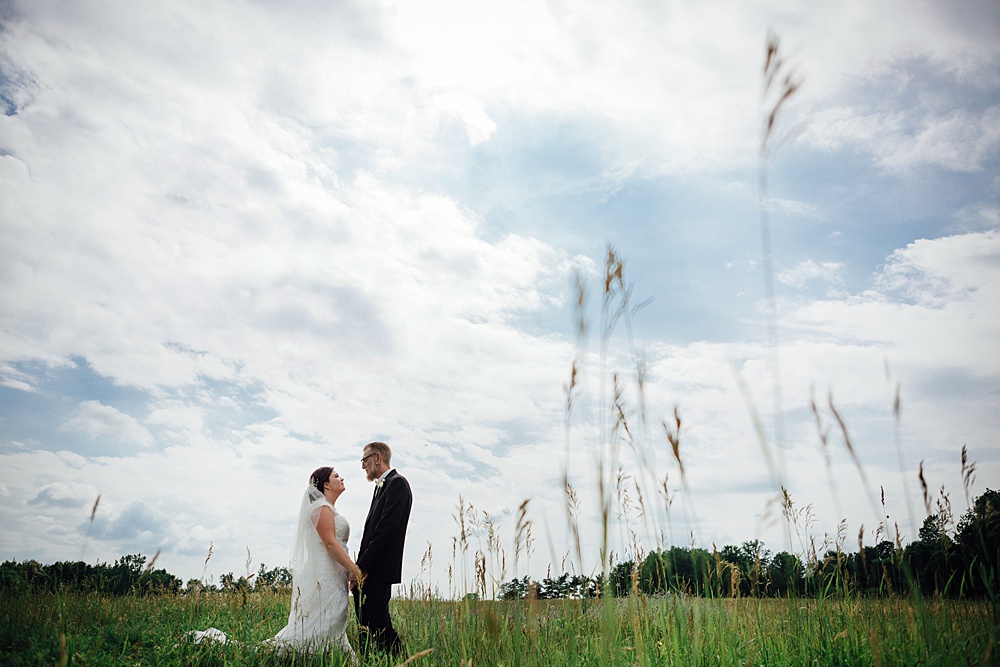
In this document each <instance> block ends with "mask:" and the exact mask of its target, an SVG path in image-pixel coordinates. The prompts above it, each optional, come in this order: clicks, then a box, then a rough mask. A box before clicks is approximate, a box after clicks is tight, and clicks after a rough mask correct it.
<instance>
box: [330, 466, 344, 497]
mask: <svg viewBox="0 0 1000 667" xmlns="http://www.w3.org/2000/svg"><path fill="white" fill-rule="evenodd" d="M326 488H328V489H330V490H331V491H333V492H334V493H342V492H343V491H344V489H345V488H347V487H345V486H344V478H343V477H341V476H340V475H339V474H338V473H337V471H336V470H334V471H333V472H331V473H330V479H329V480H327V482H326Z"/></svg>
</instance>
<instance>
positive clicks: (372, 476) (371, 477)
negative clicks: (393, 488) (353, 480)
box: [365, 470, 379, 482]
mask: <svg viewBox="0 0 1000 667" xmlns="http://www.w3.org/2000/svg"><path fill="white" fill-rule="evenodd" d="M365 477H367V478H368V481H369V482H374V481H375V480H376V479H378V478H379V474H378V473H377V472H375V471H374V470H372V471H371V472H365Z"/></svg>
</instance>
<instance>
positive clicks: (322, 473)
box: [309, 466, 333, 493]
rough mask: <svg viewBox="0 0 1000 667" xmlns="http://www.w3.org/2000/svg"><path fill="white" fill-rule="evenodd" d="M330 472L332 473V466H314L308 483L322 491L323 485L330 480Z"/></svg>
mask: <svg viewBox="0 0 1000 667" xmlns="http://www.w3.org/2000/svg"><path fill="white" fill-rule="evenodd" d="M331 473H333V468H331V467H330V466H323V467H322V468H316V469H315V470H313V474H311V475H309V483H310V484H312V485H313V486H315V487H316V490H317V491H319V492H320V493H323V485H324V484H326V483H327V482H328V481H330V474H331Z"/></svg>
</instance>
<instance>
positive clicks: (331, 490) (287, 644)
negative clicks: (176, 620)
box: [192, 467, 361, 663]
mask: <svg viewBox="0 0 1000 667" xmlns="http://www.w3.org/2000/svg"><path fill="white" fill-rule="evenodd" d="M344 488H345V487H344V480H343V478H342V477H341V476H340V475H339V474H337V471H335V470H334V469H333V468H330V467H322V468H318V469H316V470H315V471H314V472H313V474H312V475H310V477H309V486H307V487H306V490H305V493H303V494H302V505H301V506H300V508H299V520H298V524H297V526H296V529H295V543H294V546H293V547H292V558H291V562H290V564H289V569H290V570H291V572H292V606H291V610H290V611H289V613H288V624H287V625H285V627H283V628H282V629H281V630H279V631H278V634H276V635H275V636H274V637H272V638H271V639H268V640H267V642H266V643H267V644H269V645H271V646H274V647H276V648H277V649H278V650H279V651H281V652H294V651H301V652H307V653H311V652H314V651H318V650H322V649H323V648H325V647H327V646H329V645H336V646H339V647H340V648H341V649H342V650H343V651H344V654H345V655H346V656H347V657H348V659H349V660H350V661H351V662H352V663H356V662H357V656H356V654H355V653H354V649H353V648H351V644H350V642H348V641H347V616H348V608H349V605H348V597H349V593H348V589H349V585H350V581H351V580H352V579H353V580H354V581H358V580H359V579H360V578H361V570H360V569H358V566H357V565H356V564H355V563H354V561H352V560H351V558H350V557H349V556H348V555H347V550H346V547H347V540H348V538H349V537H350V534H351V527H350V525H349V524H348V523H347V519H346V518H345V517H344V515H343V514H341V513H340V512H338V511H337V510H336V509H335V508H334V505H335V504H336V502H337V498H339V497H340V494H342V493H343V492H344ZM192 637H193V640H194V641H195V643H200V642H201V641H203V640H215V641H221V642H225V641H226V635H225V634H224V633H222V632H220V631H219V630H216V629H215V628H209V629H208V630H205V631H201V632H198V631H195V632H193V633H192Z"/></svg>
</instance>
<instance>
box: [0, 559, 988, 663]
mask: <svg viewBox="0 0 1000 667" xmlns="http://www.w3.org/2000/svg"><path fill="white" fill-rule="evenodd" d="M772 563H773V560H772ZM521 581H522V582H523V579H522V580H521ZM288 605H289V595H288V594H287V593H273V592H265V591H251V592H249V593H248V594H247V599H246V603H245V604H244V603H243V602H242V600H241V596H239V595H226V594H222V593H201V594H199V595H197V596H196V595H174V594H165V595H157V596H148V595H128V596H114V595H104V594H98V593H94V592H80V591H77V592H70V593H66V594H63V595H56V594H53V593H50V592H45V591H35V592H22V593H11V592H9V591H3V592H0V664H3V665H5V666H7V665H9V666H12V667H17V666H21V665H32V666H34V665H55V664H71V665H74V666H81V665H110V666H115V665H129V666H143V665H157V666H164V667H179V666H181V665H204V666H206V667H208V666H216V665H218V666H220V667H221V666H222V665H245V666H248V667H253V666H267V667H270V666H272V665H273V666H278V665H284V666H289V665H301V666H316V667H319V666H320V665H323V666H329V665H341V664H345V661H344V660H343V657H342V656H341V655H340V654H339V652H337V651H333V652H331V653H329V654H326V655H316V656H293V657H291V658H286V659H280V658H279V657H278V656H276V655H275V654H273V653H272V652H270V651H269V650H268V649H266V648H265V647H264V646H263V645H262V642H263V640H264V639H266V638H268V637H270V636H272V635H273V634H274V633H275V632H277V630H278V629H280V628H281V627H282V626H283V625H284V623H285V620H286V619H287V618H288ZM990 609H991V603H990V602H988V601H982V600H974V601H967V600H946V599H939V600H935V601H930V602H921V601H920V600H917V599H901V598H889V599H880V600H875V599H873V600H865V599H844V600H841V599H825V600H810V599H797V598H785V599H761V598H757V599H754V598H742V599H740V598H730V599H705V598H699V597H691V596H687V595H669V596H664V597H649V596H647V595H645V594H643V593H642V592H641V591H640V592H639V593H637V594H635V595H631V596H629V597H626V598H618V599H615V598H612V597H610V596H609V597H607V598H605V599H603V600H602V599H600V598H597V599H591V598H584V599H580V600H535V601H529V600H517V601H482V600H471V599H470V600H463V601H433V600H398V599H394V600H393V602H392V614H393V618H394V620H395V623H396V626H397V627H398V628H399V630H400V632H401V633H402V635H403V636H404V637H405V639H406V642H407V647H408V649H409V653H410V654H416V653H419V652H423V651H428V650H429V651H430V653H427V654H425V655H423V656H422V657H420V658H417V659H416V660H414V661H413V662H412V663H411V664H412V665H419V666H420V667H436V666H438V665H442V666H443V665H448V666H452V665H458V664H461V665H466V664H469V662H470V661H471V663H472V664H474V665H483V664H487V665H506V666H508V667H516V666H520V665H524V666H528V665H560V664H561V665H617V666H621V667H625V666H626V665H628V666H631V665H706V666H707V665H713V666H714V665H748V664H754V665H756V664H767V665H802V664H840V665H873V664H893V665H918V664H919V665H948V666H949V667H950V666H952V665H966V664H995V663H991V661H993V660H995V658H993V657H992V656H993V655H995V648H994V645H993V643H994V642H995V638H996V637H997V636H1000V625H998V623H997V621H996V619H995V618H992V616H991V610H990ZM208 627H217V628H219V629H221V630H223V631H224V632H226V633H227V634H228V635H229V637H230V639H231V640H232V641H231V642H230V643H228V644H226V645H215V644H202V645H194V644H191V643H190V642H188V641H185V639H184V637H185V635H186V633H188V632H189V631H190V630H192V629H205V628H208ZM355 631H356V628H355V627H354V624H353V621H352V623H351V627H350V628H349V633H350V634H351V637H352V639H353V638H354V636H355V635H354V632H355ZM63 640H65V644H64V643H63ZM63 645H65V646H66V647H67V649H66V653H65V656H64V654H63V650H62V648H61V647H62V646H63ZM991 651H993V653H991ZM63 658H65V660H64V659H63ZM399 662H401V660H390V659H389V658H387V657H385V656H382V655H381V654H373V655H369V656H366V657H365V659H364V660H363V664H365V665H372V666H374V667H382V666H384V665H395V664H399Z"/></svg>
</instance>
